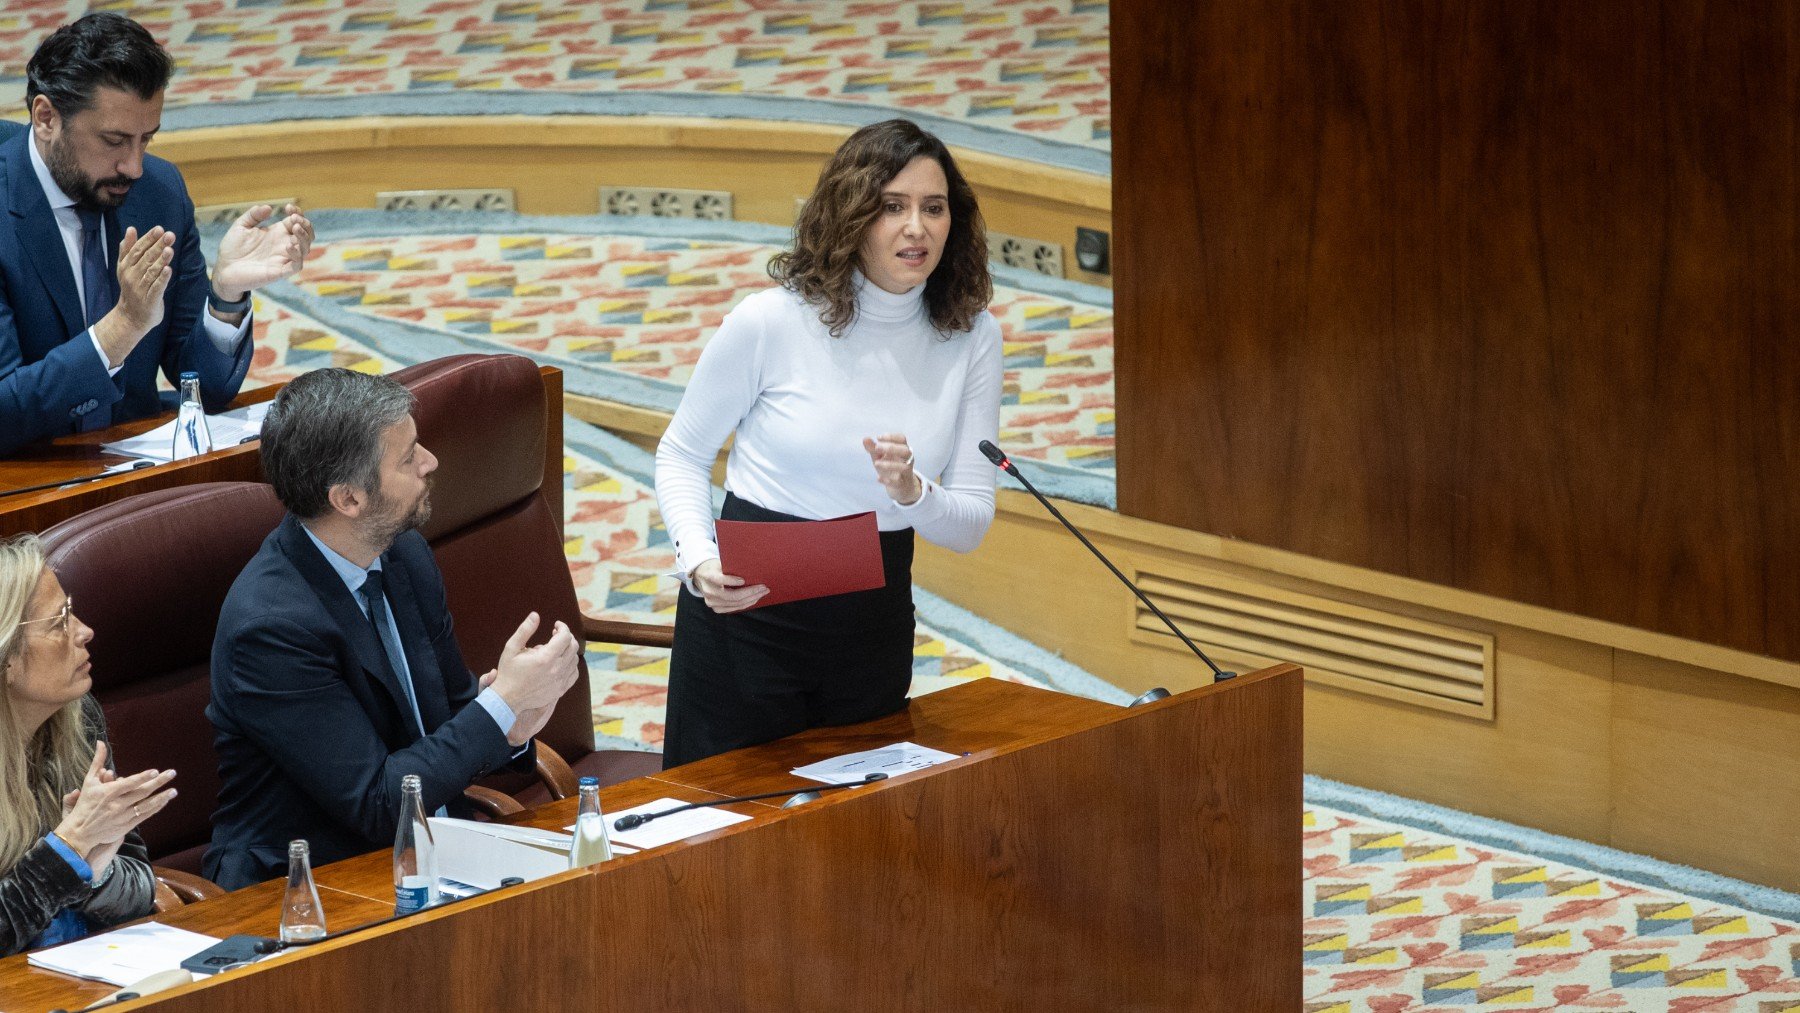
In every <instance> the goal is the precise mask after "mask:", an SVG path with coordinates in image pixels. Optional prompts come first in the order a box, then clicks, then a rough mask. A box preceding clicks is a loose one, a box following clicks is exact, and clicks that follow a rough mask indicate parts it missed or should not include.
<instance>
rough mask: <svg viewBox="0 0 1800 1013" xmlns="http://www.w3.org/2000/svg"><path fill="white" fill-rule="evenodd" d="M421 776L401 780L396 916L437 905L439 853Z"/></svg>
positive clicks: (395, 866)
mask: <svg viewBox="0 0 1800 1013" xmlns="http://www.w3.org/2000/svg"><path fill="white" fill-rule="evenodd" d="M432 844H433V842H432V840H431V824H430V823H427V822H425V799H424V795H423V789H422V788H421V787H420V785H419V775H417V774H408V775H406V776H405V777H404V778H401V779H400V826H399V828H398V829H397V830H395V831H394V913H395V914H397V915H403V914H411V913H412V912H414V911H422V910H424V909H425V908H428V907H430V906H431V905H433V904H436V903H437V902H438V896H439V895H438V877H437V854H436V852H435V851H434V849H433V847H432Z"/></svg>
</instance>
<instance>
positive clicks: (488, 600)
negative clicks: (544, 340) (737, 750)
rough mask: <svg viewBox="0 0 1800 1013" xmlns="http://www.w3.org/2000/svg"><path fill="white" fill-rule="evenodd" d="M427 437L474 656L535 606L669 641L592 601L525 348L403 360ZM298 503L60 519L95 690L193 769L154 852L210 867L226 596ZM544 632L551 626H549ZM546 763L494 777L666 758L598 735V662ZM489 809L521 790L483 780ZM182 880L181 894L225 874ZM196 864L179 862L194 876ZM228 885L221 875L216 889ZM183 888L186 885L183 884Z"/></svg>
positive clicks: (593, 629)
mask: <svg viewBox="0 0 1800 1013" xmlns="http://www.w3.org/2000/svg"><path fill="white" fill-rule="evenodd" d="M395 378H396V379H398V380H400V381H401V382H402V383H405V384H406V385H407V386H408V387H410V388H412V389H413V390H414V392H415V394H416V395H417V396H418V399H419V404H418V408H417V410H416V411H415V418H416V419H417V421H418V424H419V436H420V441H421V442H422V443H424V444H425V446H427V447H428V448H430V449H431V450H432V452H433V453H434V454H436V455H437V457H438V459H439V461H440V462H441V463H440V465H439V469H438V472H437V479H436V483H435V488H434V491H433V496H432V502H433V512H432V520H431V523H430V525H429V526H428V527H427V529H426V531H425V534H426V537H427V538H428V539H429V540H430V541H431V542H432V544H433V547H434V549H435V551H436V553H437V559H438V563H439V565H440V566H441V567H442V569H443V571H444V579H445V583H446V586H447V588H448V591H449V596H450V607H451V612H452V615H453V616H454V617H455V620H456V633H457V640H458V642H459V644H460V645H461V646H462V649H463V653H464V656H465V658H466V660H467V661H468V663H469V666H470V668H472V669H474V670H475V671H477V672H482V671H486V670H487V669H489V668H491V667H493V665H494V663H495V662H496V661H497V660H498V658H499V655H500V648H501V646H502V645H503V644H504V643H505V642H506V638H507V637H508V636H510V635H511V634H512V631H513V630H514V629H515V628H516V627H517V626H518V623H519V620H521V619H522V618H524V616H525V614H526V613H527V612H530V611H532V610H534V609H535V610H536V611H537V612H538V613H539V614H540V615H541V616H543V617H544V629H545V630H546V631H547V630H548V629H549V626H550V624H551V623H554V622H555V621H557V620H561V621H563V622H565V623H567V624H568V625H569V626H570V628H572V629H575V630H577V631H580V632H581V633H582V635H583V636H585V637H587V638H589V639H602V640H609V641H613V642H628V643H641V644H660V645H662V646H667V643H668V638H669V632H668V630H667V629H666V628H661V627H653V626H651V627H639V626H636V625H635V624H623V623H608V622H605V621H600V620H590V619H588V618H587V617H585V616H583V615H582V614H581V612H580V606H579V604H578V602H577V600H576V597H575V589H574V584H573V582H572V581H571V579H570V576H569V570H568V565H567V562H566V560H565V559H564V557H563V552H562V542H561V539H560V538H559V536H558V534H557V527H556V525H555V524H554V522H553V519H552V517H551V514H550V511H549V508H548V506H547V505H546V502H545V500H544V497H543V496H542V495H541V493H540V492H539V489H538V486H539V484H540V482H541V477H542V462H543V460H544V439H545V436H544V434H545V410H546V408H545V401H544V396H543V384H542V381H541V379H540V378H539V376H538V370H537V367H536V365H535V364H533V363H532V362H531V361H530V360H529V359H525V358H523V357H520V356H482V355H465V356H455V357H452V358H449V359H441V360H436V361H433V362H430V363H424V364H421V365H419V366H415V367H411V368H408V369H405V370H401V371H399V372H398V373H396V374H395ZM281 516H282V508H281V506H280V504H279V503H278V502H277V501H276V499H275V496H274V494H273V492H272V491H271V490H270V489H269V487H268V486H266V485H262V484H260V483H216V484H209V485H195V486H188V487H185V488H180V489H169V490H162V491H159V492H153V493H147V494H144V495H140V496H135V497H132V498H130V499H127V500H123V501H120V502H117V503H110V504H107V505H106V506H103V507H100V508H98V509H95V510H90V511H88V512H87V513H85V514H82V515H81V516H79V517H75V518H71V519H70V520H68V521H65V522H63V523H62V524H58V525H56V526H55V527H53V528H51V529H50V530H49V531H46V532H44V539H45V542H46V548H47V550H48V552H49V557H50V562H51V565H52V566H53V567H54V568H55V569H56V571H57V574H58V575H59V577H60V578H61V579H62V582H63V585H64V587H65V588H67V589H68V591H69V593H70V594H71V595H72V596H73V597H74V598H75V600H76V601H77V602H79V606H78V607H79V610H80V614H81V617H82V619H83V621H84V622H86V623H88V625H90V626H92V627H94V629H95V630H96V631H97V634H96V636H95V639H94V642H93V644H92V645H91V646H90V651H91V652H92V655H93V659H94V678H95V682H94V693H95V696H96V698H97V699H99V701H100V703H101V705H102V707H103V708H104V709H105V710H106V714H107V722H108V725H109V726H110V731H111V734H112V737H113V741H114V749H115V752H116V755H117V757H118V765H119V767H120V769H132V770H135V769H143V768H146V767H157V768H163V769H166V768H170V767H173V768H175V769H176V770H178V771H180V772H181V776H180V779H179V782H178V783H179V785H180V788H181V792H180V794H179V795H178V796H177V798H176V800H175V801H174V802H173V803H171V804H170V806H169V807H168V808H167V809H165V810H164V811H163V812H162V813H159V814H158V815H157V816H156V817H154V818H153V819H151V820H149V821H146V823H145V824H144V826H143V828H142V832H143V835H144V838H145V842H146V844H147V845H148V846H149V849H150V854H151V857H152V859H153V861H155V862H157V863H158V864H159V865H161V866H167V867H170V868H172V869H175V870H179V871H181V872H187V873H197V872H198V870H199V868H200V858H201V856H202V854H203V853H204V852H205V849H206V846H207V844H208V842H209V840H210V838H211V833H212V829H211V823H210V820H211V815H212V810H213V808H214V806H215V805H216V802H217V798H218V788H219V780H218V762H217V759H216V757H215V756H214V754H213V729H212V725H211V723H210V722H208V721H207V720H206V715H205V707H206V702H207V699H208V696H209V694H210V656H211V650H212V640H213V633H214V627H215V624H216V621H217V617H218V613H219V607H220V605H221V604H222V603H223V601H224V599H225V594H226V592H227V591H228V590H229V589H230V587H231V582H232V581H233V580H234V579H236V577H237V575H238V573H239V572H240V571H241V570H242V569H243V567H244V564H245V563H247V562H248V561H249V559H250V557H251V556H252V555H254V554H255V552H256V550H257V548H258V547H259V546H260V545H261V544H262V540H263V538H264V537H265V536H267V534H268V533H269V531H271V530H273V528H274V527H275V525H276V524H277V523H278V522H279V521H280V519H281ZM541 636H542V634H540V637H541ZM539 741H540V743H542V744H547V745H548V746H550V747H551V748H550V749H545V750H540V759H539V778H537V779H532V778H529V777H525V776H519V775H511V776H508V775H502V777H501V778H499V779H496V780H494V781H490V782H489V787H490V788H498V789H500V790H501V791H503V792H506V793H508V794H511V795H513V796H515V797H517V798H518V799H519V800H520V801H522V802H524V803H525V804H526V805H536V804H538V803H540V802H543V801H547V800H550V799H554V798H562V797H566V796H567V795H570V794H573V792H574V785H575V777H577V776H580V775H584V774H593V775H594V776H597V777H599V778H600V779H601V781H602V783H603V784H614V783H617V782H619V781H624V780H629V779H630V778H632V777H637V776H640V775H644V774H649V773H653V772H655V771H656V770H658V769H660V766H661V757H660V756H659V755H658V754H656V753H645V752H635V751H626V750H601V751H596V750H595V749H594V735H593V718H592V703H591V700H590V696H589V688H588V679H587V668H586V664H585V662H584V663H583V665H582V668H581V674H580V677H579V679H578V680H577V682H576V684H575V686H574V687H573V688H572V689H571V690H570V691H569V692H568V693H567V694H566V695H565V696H564V698H563V701H562V703H560V704H559V705H558V706H557V709H556V711H555V712H554V713H553V715H552V716H551V719H550V722H549V724H548V725H547V726H546V727H545V728H544V730H543V732H542V734H541V735H540V736H539ZM469 797H470V801H472V802H474V803H475V804H476V805H477V806H478V807H479V808H481V809H483V810H484V811H486V812H488V813H490V814H495V815H498V814H504V813H506V812H508V811H511V810H512V808H513V807H512V805H511V804H510V803H511V800H510V799H507V798H504V797H499V796H497V795H496V794H495V793H494V792H492V791H487V790H484V789H483V788H482V787H480V786H477V787H475V788H472V789H471V790H470V792H469ZM192 878H193V880H195V881H196V882H197V883H198V884H203V885H204V886H197V885H193V884H184V883H180V882H176V883H172V885H175V886H176V888H177V889H176V892H177V893H183V894H184V896H189V897H190V899H191V895H192V892H193V891H194V890H197V889H203V888H204V887H209V886H211V884H206V883H205V881H204V880H199V878H198V876H194V877H192ZM177 879H179V877H177ZM214 889H216V888H214ZM184 891H186V892H185V893H184Z"/></svg>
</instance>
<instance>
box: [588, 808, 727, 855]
mask: <svg viewBox="0 0 1800 1013" xmlns="http://www.w3.org/2000/svg"><path fill="white" fill-rule="evenodd" d="M687 804H688V803H686V802H683V801H681V800H680V799H677V798H659V799H657V800H656V801H654V802H645V803H644V804H643V805H640V806H632V807H631V808H630V809H622V810H620V811H619V812H616V813H607V814H606V839H607V840H609V841H611V842H612V846H613V853H614V854H619V853H620V852H625V853H629V852H630V851H631V850H632V849H634V848H637V849H641V848H654V847H657V846H659V845H663V844H669V843H672V842H674V841H679V840H681V839H682V838H683V837H692V836H694V835H695V834H704V833H706V832H707V831H708V830H718V829H719V828H721V827H728V826H731V825H732V824H733V823H743V822H746V821H748V820H749V819H750V817H748V816H740V815H738V814H737V813H734V812H726V811H725V810H723V809H714V808H713V807H712V806H703V807H701V808H699V809H689V810H688V811H687V812H684V813H676V814H675V815H673V816H663V817H661V818H659V819H654V820H651V821H650V822H648V823H646V824H644V825H643V826H641V827H638V828H636V829H634V830H614V829H613V821H614V820H617V819H618V818H619V817H621V816H630V815H632V814H634V813H659V812H662V811H663V810H664V809H674V808H676V807H677V806H684V805H687ZM569 829H570V830H573V829H575V828H574V827H570V828H569ZM620 845H625V847H623V848H621V847H620Z"/></svg>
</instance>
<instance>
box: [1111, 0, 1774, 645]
mask: <svg viewBox="0 0 1800 1013" xmlns="http://www.w3.org/2000/svg"><path fill="white" fill-rule="evenodd" d="M1112 33H1113V34H1112V51H1113V61H1112V65H1113V104H1114V113H1113V117H1114V124H1113V129H1114V181H1113V186H1114V231H1115V236H1114V242H1115V253H1116V261H1117V264H1118V270H1117V278H1118V284H1117V289H1116V291H1117V327H1118V331H1117V376H1118V381H1117V382H1118V400H1119V417H1120V419H1119V425H1118V430H1119V442H1118V449H1119V475H1120V477H1119V505H1120V509H1121V511H1122V512H1124V513H1127V514H1130V515H1134V516H1138V517H1144V518H1148V519H1152V520H1157V521H1162V522H1164V523H1169V524H1174V525H1178V526H1181V527H1185V528H1190V529H1195V530H1200V531H1206V532H1211V533H1215V534H1220V535H1225V536H1228V537H1232V538H1239V539H1244V540H1247V541H1251V542H1256V543H1259V544H1264V545H1270V546H1275V547H1278V548H1283V549H1289V550H1293V551H1296V552H1301V553H1305V554H1307V555H1311V556H1317V557H1321V558H1324V559H1329V560H1337V561H1341V562H1346V563H1351V564H1355V565H1359V566H1366V567H1371V568H1374V569H1378V570H1382V571H1386V572H1390V573H1395V574H1400V575H1404V576H1408V577H1414V578H1418V579H1422V580H1427V581H1431V582H1433V583H1438V584H1443V585H1448V586H1451V587H1457V588H1464V589H1468V590H1473V591H1479V592H1483V593H1487V594H1493V595H1497V596H1501V597H1504V598H1509V599H1513V600H1517V601H1523V602H1529V603H1532V604H1537V605H1543V606H1547V607H1550V608H1554V609H1559V610H1563V611H1567V612H1573V613H1577V614H1581V615H1588V616H1593V617H1596V618H1600V619H1605V620H1609V621H1613V622H1619V623H1624V624H1627V625H1631V626H1636V627H1640V628H1646V629H1651V630H1656V631H1660V632H1664V633H1670V634H1674V635H1677V636H1681V637H1687V638H1692V639H1696V640H1701V641H1705V642H1708V643H1714V644H1720V645H1723V646H1728V647H1733V648H1738V649H1742V650H1748V651H1752V652H1756V653H1761V654H1768V655H1773V656H1776V657H1780V658H1786V659H1790V660H1791V659H1800V576H1797V574H1800V296H1797V293H1800V256H1797V253H1796V250H1797V248H1800V203H1797V201H1796V188H1797V186H1800V133H1797V127H1796V124H1797V123H1800V94H1797V91H1800V5H1795V4H1792V3H1788V2H1785V0H1743V2H1739V3H1733V4H1718V3H1707V2H1705V0H1649V2H1646V3H1641V4H1582V3H1574V4H1564V3H1529V2H1527V3H1520V2H1515V0H1473V2H1463V0H1410V2H1407V0H1367V2H1364V3H1336V2H1332V0H1317V2H1312V3H1273V4H1244V3H1229V2H1228V3H1222V4H1199V5H1194V4H1188V3H1176V2H1172V0H1113V3H1112Z"/></svg>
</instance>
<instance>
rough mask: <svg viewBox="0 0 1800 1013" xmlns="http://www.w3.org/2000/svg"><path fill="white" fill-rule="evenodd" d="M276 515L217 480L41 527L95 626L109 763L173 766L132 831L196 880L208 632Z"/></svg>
mask: <svg viewBox="0 0 1800 1013" xmlns="http://www.w3.org/2000/svg"><path fill="white" fill-rule="evenodd" d="M281 515H282V510H281V504H280V503H278V502H276V500H275V496H274V494H273V493H272V492H270V490H269V487H268V486H266V485H261V484H257V483H250V482H221V483H215V484H209V485H195V486H188V487H186V488H179V489H164V490H160V491H157V492H151V493H145V494H143V495H140V496H134V497H132V498H130V499H126V500H121V501H119V502H116V503H108V504H107V505H105V506H102V507H99V508H97V509H94V510H90V511H88V512H87V513H84V514H81V515H80V516H78V517H73V518H70V519H69V520H67V521H64V522H63V523H61V524H58V525H56V526H55V527H53V528H51V529H50V530H48V531H46V532H44V541H45V548H46V550H47V551H48V555H49V562H50V566H51V567H52V568H53V569H54V570H55V571H56V573H57V576H58V577H59V578H60V579H61V580H62V584H63V587H64V589H65V590H67V591H68V593H69V595H70V596H71V597H72V598H73V599H74V600H75V603H76V604H75V607H76V610H77V612H78V613H79V614H80V616H81V619H82V621H83V622H85V623H87V624H88V625H89V626H91V627H93V628H94V631H95V632H94V640H93V642H92V643H91V644H89V645H88V651H89V654H90V655H91V657H92V659H93V663H94V668H93V673H94V688H93V694H94V697H95V698H96V699H98V700H99V701H100V705H101V707H102V708H103V709H104V710H105V711H106V723H107V730H108V733H109V734H110V735H111V737H112V743H113V756H114V758H115V763H116V765H117V767H118V769H119V770H121V771H137V770H143V769H145V768H148V767H156V768H158V769H161V770H167V769H169V768H174V769H175V770H177V771H179V772H180V776H179V777H178V778H177V779H176V782H175V783H176V786H177V787H178V788H179V789H180V793H179V794H178V795H177V796H176V797H175V801H173V802H171V803H169V806H168V808H166V809H164V810H163V811H162V812H160V813H158V814H157V815H156V816H154V817H152V818H151V819H149V820H147V821H145V823H144V824H143V826H142V827H141V828H140V832H141V833H142V835H143V837H144V843H145V845H147V846H148V848H149V850H150V857H151V860H152V861H153V862H155V863H156V864H157V865H159V866H166V867H168V868H171V869H175V870H178V871H180V872H184V873H189V874H192V875H193V878H194V879H195V880H197V881H199V882H201V883H204V882H205V881H204V880H199V877H198V873H199V871H200V858H201V856H202V855H203V854H204V853H205V851H206V846H207V844H208V842H209V841H210V840H211V839H212V822H211V821H212V812H213V808H214V807H215V806H216V805H217V804H218V798H219V764H218V759H217V757H216V756H214V754H213V727H212V723H211V722H209V721H207V720H206V713H205V711H206V702H207V698H208V696H209V695H210V693H211V675H210V673H211V668H210V666H211V658H212V641H213V629H214V627H215V625H216V624H217V621H218V616H219V606H220V605H221V604H222V603H223V602H224V601H225V593H226V592H227V591H228V590H230V589H231V582H232V581H233V580H235V579H236V578H237V575H238V572H239V571H241V570H242V569H243V568H244V564H245V563H248V562H249V561H250V557H251V556H253V555H255V554H256V550H257V548H258V547H259V546H260V545H262V541H263V538H264V537H265V536H267V535H268V533H269V532H270V530H272V529H273V528H274V527H275V525H276V523H277V522H279V521H280V520H281ZM171 885H175V886H176V892H177V893H183V890H182V888H181V887H180V886H179V885H178V884H173V883H172V884H171ZM207 885H208V886H210V885H211V884H207ZM189 886H190V890H189V891H188V892H190V893H191V892H192V890H191V884H189ZM213 889H215V890H217V887H213ZM184 896H185V894H184ZM187 899H192V897H188V898H187Z"/></svg>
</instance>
